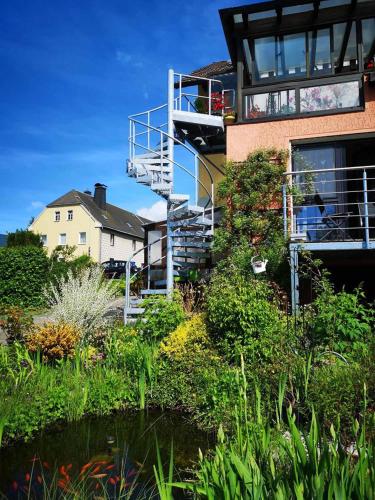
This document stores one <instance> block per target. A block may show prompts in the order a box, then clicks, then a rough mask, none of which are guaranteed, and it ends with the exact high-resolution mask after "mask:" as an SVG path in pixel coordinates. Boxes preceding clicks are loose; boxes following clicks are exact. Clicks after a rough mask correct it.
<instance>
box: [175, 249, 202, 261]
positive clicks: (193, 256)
mask: <svg viewBox="0 0 375 500" xmlns="http://www.w3.org/2000/svg"><path fill="white" fill-rule="evenodd" d="M173 257H185V258H187V259H209V258H210V255H208V254H207V253H206V252H182V251H181V250H176V251H174V252H173Z"/></svg>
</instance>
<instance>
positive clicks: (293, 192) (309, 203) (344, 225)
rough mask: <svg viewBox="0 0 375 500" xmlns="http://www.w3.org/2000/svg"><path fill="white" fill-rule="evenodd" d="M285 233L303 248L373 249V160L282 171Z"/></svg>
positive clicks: (374, 223)
mask: <svg viewBox="0 0 375 500" xmlns="http://www.w3.org/2000/svg"><path fill="white" fill-rule="evenodd" d="M283 200H284V203H283V212H284V231H285V236H286V237H287V238H288V239H289V241H290V242H291V243H300V244H302V245H303V246H304V247H305V248H306V249H311V250H323V249H374V248H375V165H370V166H368V165H366V166H355V167H354V166H353V167H346V168H324V169H306V170H299V171H294V172H290V173H287V174H285V184H284V188H283Z"/></svg>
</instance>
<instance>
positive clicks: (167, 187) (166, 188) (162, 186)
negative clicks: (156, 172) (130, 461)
mask: <svg viewBox="0 0 375 500" xmlns="http://www.w3.org/2000/svg"><path fill="white" fill-rule="evenodd" d="M151 189H152V190H153V191H160V192H161V193H164V194H165V193H169V192H170V191H171V189H172V185H171V182H170V181H169V182H167V179H166V180H165V182H163V183H162V182H155V183H154V184H151Z"/></svg>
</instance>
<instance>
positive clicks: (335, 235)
mask: <svg viewBox="0 0 375 500" xmlns="http://www.w3.org/2000/svg"><path fill="white" fill-rule="evenodd" d="M314 202H315V204H316V206H317V207H318V209H319V212H320V214H321V217H322V221H321V226H322V227H319V228H318V231H317V232H318V236H319V233H320V235H321V236H320V237H318V239H319V241H325V240H335V241H337V240H338V241H342V240H345V239H346V238H347V229H348V224H347V223H348V221H349V217H350V216H351V215H352V212H337V213H329V212H328V207H332V206H334V205H335V203H330V204H328V205H327V204H326V203H324V200H323V199H322V198H321V196H320V194H319V193H316V194H315V196H314Z"/></svg>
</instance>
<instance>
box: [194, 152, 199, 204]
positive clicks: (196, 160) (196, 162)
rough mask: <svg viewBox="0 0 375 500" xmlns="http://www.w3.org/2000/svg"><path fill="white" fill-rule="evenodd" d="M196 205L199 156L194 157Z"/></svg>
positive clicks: (196, 198)
mask: <svg viewBox="0 0 375 500" xmlns="http://www.w3.org/2000/svg"><path fill="white" fill-rule="evenodd" d="M194 176H195V179H194V181H195V205H198V156H197V155H195V156H194Z"/></svg>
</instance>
